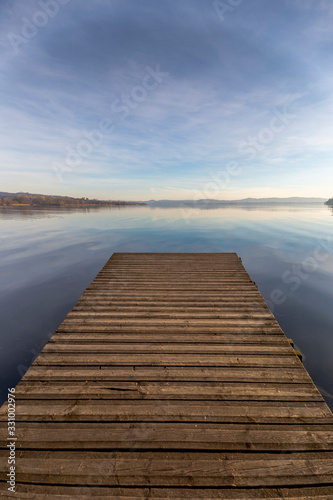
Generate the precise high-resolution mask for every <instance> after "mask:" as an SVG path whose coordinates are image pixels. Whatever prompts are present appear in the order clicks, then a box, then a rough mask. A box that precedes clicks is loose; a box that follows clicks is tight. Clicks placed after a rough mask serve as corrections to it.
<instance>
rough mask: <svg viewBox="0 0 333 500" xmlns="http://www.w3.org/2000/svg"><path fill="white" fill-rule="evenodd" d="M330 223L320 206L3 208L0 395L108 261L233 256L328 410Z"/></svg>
mask: <svg viewBox="0 0 333 500" xmlns="http://www.w3.org/2000/svg"><path fill="white" fill-rule="evenodd" d="M332 214H333V210H332V208H331V207H328V206H325V205H323V206H321V205H311V206H279V207H278V206H257V207H255V206H251V207H249V206H246V207H239V206H235V207H234V206H233V207H220V206H219V207H215V208H214V209H213V208H212V209H210V210H200V209H193V208H190V210H184V208H181V207H178V208H168V209H166V208H153V209H151V208H149V207H106V208H88V207H87V208H74V209H68V208H61V209H58V208H56V209H31V208H29V207H24V208H6V209H1V210H0V244H1V246H0V276H1V283H0V309H1V326H2V328H1V368H0V374H1V378H2V383H1V387H2V396H3V395H4V394H5V390H6V388H7V387H9V386H12V385H15V384H16V383H17V382H18V380H19V379H20V377H21V375H22V374H23V372H24V371H25V369H26V368H27V367H28V366H29V365H30V364H31V362H32V360H33V358H34V357H35V356H36V355H37V353H38V352H39V351H40V350H41V348H42V347H43V345H44V344H45V343H46V342H47V340H48V339H49V337H50V335H51V334H52V332H53V331H54V330H55V329H56V328H57V326H58V325H59V324H60V323H61V321H62V320H63V319H64V317H65V315H66V314H67V312H68V311H69V310H70V309H71V308H72V307H73V306H74V305H75V303H76V302H77V300H78V299H79V297H80V295H81V294H82V293H83V291H84V290H85V288H86V287H87V286H88V285H89V283H90V282H91V281H92V280H93V278H94V277H95V275H96V274H97V273H98V271H99V270H100V269H101V268H102V266H103V265H104V264H105V262H106V260H107V259H108V258H109V257H110V255H111V253H113V252H116V251H118V252H237V253H238V255H239V256H240V257H241V258H242V260H243V263H244V265H245V267H246V269H247V270H248V272H249V273H250V274H251V277H252V278H253V280H254V281H255V282H256V283H257V285H258V286H259V288H260V291H261V293H262V294H263V296H264V297H265V299H266V300H267V302H268V303H269V305H270V307H271V308H272V310H274V314H275V315H276V318H277V319H278V321H279V322H280V324H281V326H282V328H283V329H284V331H285V333H286V334H287V336H288V337H290V338H292V339H293V340H294V342H295V343H296V345H297V346H298V347H299V348H300V349H301V351H302V353H303V354H304V359H305V366H306V367H307V369H308V370H309V372H310V374H311V376H312V377H313V379H314V381H315V382H316V383H317V385H318V386H319V387H320V388H321V389H322V391H323V395H324V396H325V398H326V400H327V402H328V403H329V404H330V406H331V407H333V400H332V398H331V396H330V395H331V394H333V368H332V367H333V349H332V347H333V345H332V344H333V328H332V326H333V310H332V303H333V301H332V299H333V287H332V282H333V281H332V280H333V256H332V254H333V251H332V250H333V225H332V222H333V221H332V219H331V216H332ZM277 291H278V292H277Z"/></svg>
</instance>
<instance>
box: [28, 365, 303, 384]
mask: <svg viewBox="0 0 333 500" xmlns="http://www.w3.org/2000/svg"><path fill="white" fill-rule="evenodd" d="M38 380H40V381H48V380H50V381H65V380H69V381H84V382H85V381H86V380H88V381H89V380H96V381H100V380H103V381H105V382H108V381H114V380H116V381H130V380H136V381H154V380H155V381H196V382H197V381H218V382H220V383H221V382H240V383H243V382H244V380H246V381H247V382H249V383H257V382H258V381H259V382H262V381H265V382H267V383H309V382H312V381H311V378H310V376H309V375H308V373H307V372H306V371H305V370H304V369H303V368H302V367H301V366H297V367H292V368H284V369H283V370H281V369H280V368H276V367H269V368H262V367H256V368H251V369H249V368H241V367H239V366H237V367H235V368H232V367H201V368H198V367H193V366H190V367H172V366H162V367H161V366H112V367H108V366H102V367H97V368H96V367H91V366H90V367H89V366H88V367H80V366H73V367H68V366H52V367H48V366H47V365H42V366H37V365H33V366H32V367H31V368H30V369H29V370H28V372H27V373H26V375H25V376H24V379H23V381H22V382H21V383H25V381H27V382H29V381H38Z"/></svg>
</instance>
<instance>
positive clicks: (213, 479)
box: [0, 450, 333, 487]
mask: <svg viewBox="0 0 333 500" xmlns="http://www.w3.org/2000/svg"><path fill="white" fill-rule="evenodd" d="M17 457H18V460H19V461H20V468H19V471H18V473H17V479H18V481H24V482H28V483H29V482H30V483H31V482H42V483H46V484H52V483H55V484H59V483H58V482H59V476H61V479H62V484H72V485H73V484H74V485H75V484H81V485H84V484H95V485H99V486H101V485H108V486H110V485H114V486H159V487H163V486H173V487H175V486H177V487H181V486H187V487H189V486H192V487H193V486H197V487H205V486H208V487H223V486H229V487H230V486H233V487H260V486H261V485H262V484H263V483H264V484H265V485H266V486H274V487H276V485H277V484H278V485H279V486H280V487H283V486H284V487H286V486H290V485H293V486H304V485H311V486H313V485H316V484H319V485H322V484H323V483H324V484H325V483H329V482H331V479H332V474H333V453H330V452H324V451H323V452H322V453H321V456H320V457H318V454H315V453H294V454H293V457H292V458H290V457H288V456H283V455H282V454H269V453H267V454H261V453H250V452H249V453H242V454H241V456H240V455H239V454H233V453H218V452H212V453H204V452H201V453H193V452H188V453H185V452H172V451H171V452H169V451H168V452H167V454H166V453H163V452H145V453H140V452H136V451H132V452H130V453H126V452H91V451H85V459H84V460H82V454H81V453H80V452H77V451H67V452H62V451H57V450H52V451H43V450H39V451H18V452H17ZM5 458H6V457H3V456H1V459H0V465H1V466H0V478H1V480H4V479H6V475H5V472H4V470H5V467H6V460H5Z"/></svg>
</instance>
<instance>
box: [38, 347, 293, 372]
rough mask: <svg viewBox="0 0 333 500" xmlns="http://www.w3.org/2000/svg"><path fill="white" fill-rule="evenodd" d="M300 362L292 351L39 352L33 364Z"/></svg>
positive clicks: (281, 364)
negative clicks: (203, 352)
mask: <svg viewBox="0 0 333 500" xmlns="http://www.w3.org/2000/svg"><path fill="white" fill-rule="evenodd" d="M299 363H300V361H299V359H298V357H297V356H296V355H295V354H292V353H291V354H286V355H284V356H278V355H267V354H258V355H254V354H248V355H246V354H239V355H238V354H235V355H228V354H219V355H216V354H187V353H178V354H177V353H176V354H169V353H163V354H161V353H160V354H151V353H149V352H147V353H144V354H140V353H138V354H135V353H133V354H131V353H130V354H126V353H125V354H111V353H110V354H103V353H98V354H94V353H89V352H87V353H78V354H75V353H68V354H66V353H60V354H59V353H57V352H52V353H51V352H44V351H43V352H42V353H41V354H40V355H39V356H38V358H37V359H36V361H35V362H34V365H48V366H51V365H81V366H82V365H85V366H88V365H95V366H102V365H105V366H106V365H107V366H116V365H118V366H124V365H130V366H133V365H141V366H144V365H147V366H247V367H256V366H260V367H269V366H271V367H281V368H284V367H289V368H290V367H292V366H298V364H299Z"/></svg>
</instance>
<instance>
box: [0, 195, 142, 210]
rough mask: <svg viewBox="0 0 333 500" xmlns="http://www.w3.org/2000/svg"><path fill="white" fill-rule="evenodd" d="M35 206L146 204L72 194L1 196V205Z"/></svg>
mask: <svg viewBox="0 0 333 500" xmlns="http://www.w3.org/2000/svg"><path fill="white" fill-rule="evenodd" d="M20 205H21V206H34V207H50V206H55V207H88V206H119V205H144V203H136V202H131V201H103V200H90V199H88V198H72V197H70V196H48V195H31V194H15V195H13V196H4V197H2V198H0V206H6V207H8V206H20Z"/></svg>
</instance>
